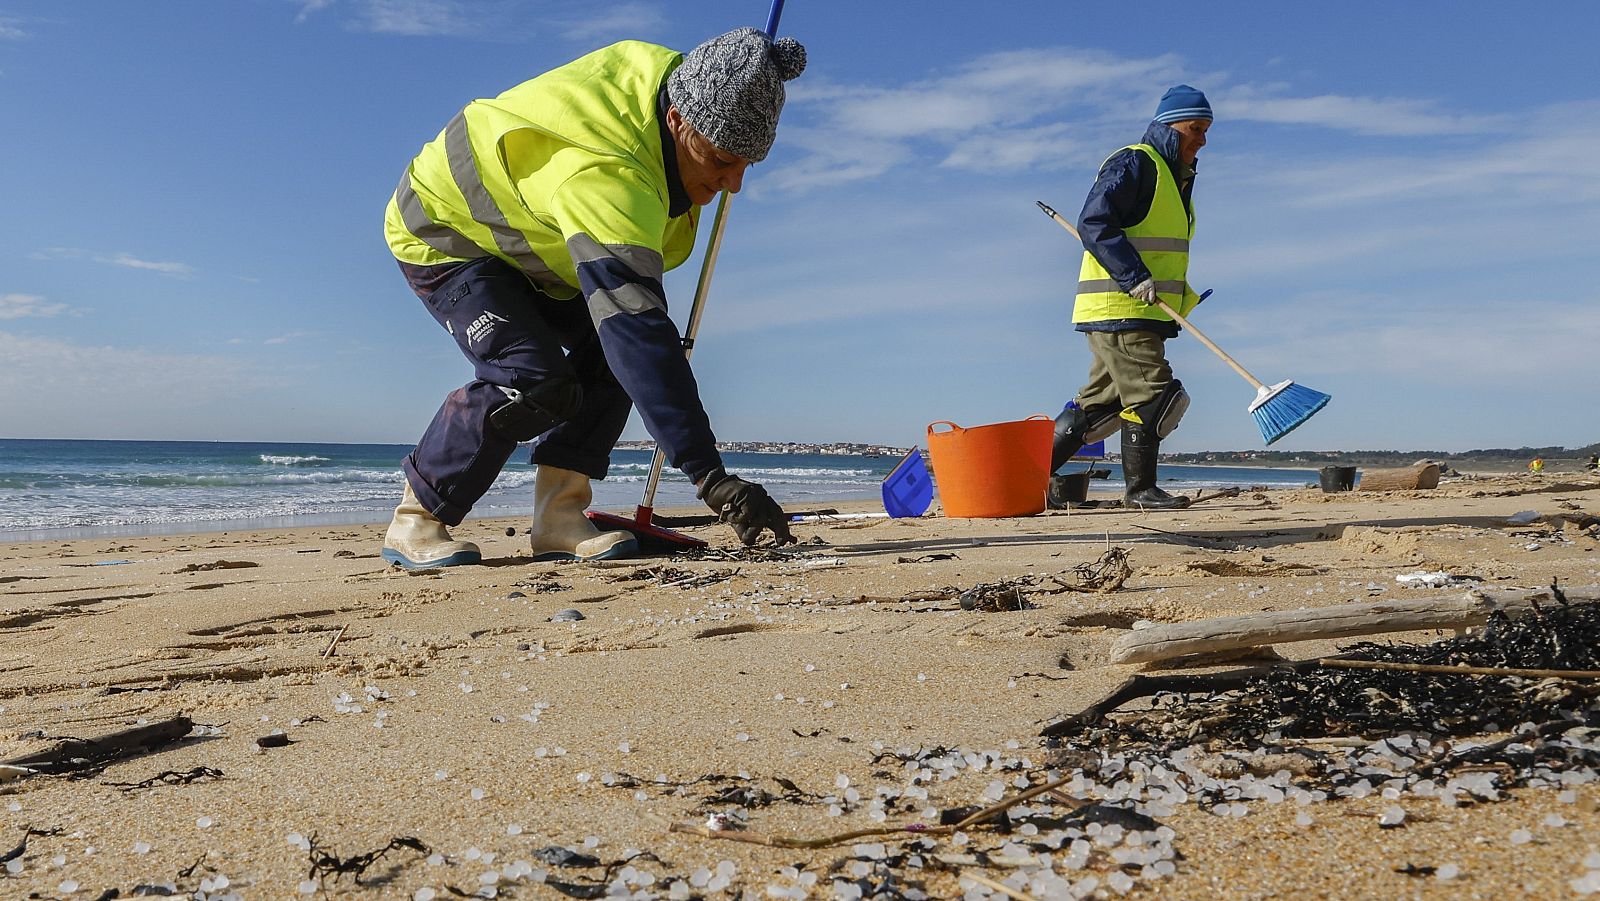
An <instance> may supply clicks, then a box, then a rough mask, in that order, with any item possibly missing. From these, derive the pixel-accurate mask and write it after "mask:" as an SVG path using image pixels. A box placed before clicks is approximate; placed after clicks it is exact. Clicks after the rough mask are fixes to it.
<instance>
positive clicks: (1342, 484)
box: [1321, 466, 1356, 494]
mask: <svg viewBox="0 0 1600 901" xmlns="http://www.w3.org/2000/svg"><path fill="white" fill-rule="evenodd" d="M1321 472H1322V490H1323V491H1326V492H1328V493H1330V494H1331V493H1333V492H1335V491H1349V490H1351V489H1353V488H1355V487H1356V468H1355V467H1354V466H1324V467H1322V470H1321Z"/></svg>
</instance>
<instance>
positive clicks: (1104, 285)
mask: <svg viewBox="0 0 1600 901" xmlns="http://www.w3.org/2000/svg"><path fill="white" fill-rule="evenodd" d="M1211 122H1212V113H1211V104H1210V103H1209V102H1208V101H1207V100H1206V96H1205V94H1203V93H1202V92H1200V91H1199V90H1196V89H1195V88H1192V87H1190V86H1189V85H1186V84H1180V85H1177V86H1175V87H1173V88H1171V89H1169V90H1168V91H1167V92H1166V93H1165V94H1164V95H1162V97H1161V101H1160V103H1159V104H1157V106H1156V112H1155V116H1154V118H1153V120H1152V121H1151V122H1150V125H1149V127H1148V128H1147V129H1146V130H1145V133H1144V137H1143V138H1142V139H1141V140H1140V141H1139V142H1138V143H1137V144H1130V145H1128V146H1127V147H1124V148H1122V149H1121V150H1118V151H1117V152H1116V153H1113V154H1112V155H1111V156H1110V157H1109V158H1108V159H1107V160H1106V161H1105V162H1104V163H1103V164H1102V165H1101V166H1100V173H1099V175H1098V176H1097V177H1096V179H1095V183H1094V187H1093V188H1091V189H1090V191H1089V197H1088V199H1087V200H1086V201H1085V202H1084V205H1083V212H1082V214H1081V215H1080V216H1079V219H1078V233H1079V235H1080V237H1081V238H1082V240H1083V262H1082V265H1081V267H1080V269H1079V273H1078V293H1077V300H1076V302H1075V303H1074V304H1073V308H1072V321H1073V323H1074V324H1075V327H1076V329H1077V330H1078V331H1080V332H1083V334H1084V337H1085V339H1086V340H1087V341H1088V344H1089V352H1090V354H1091V356H1092V358H1093V359H1092V362H1091V364H1090V366H1089V380H1088V382H1087V383H1085V384H1084V386H1083V388H1081V389H1080V390H1079V391H1078V394H1077V396H1076V397H1075V398H1073V400H1072V401H1071V402H1069V403H1068V404H1067V405H1066V407H1065V408H1064V409H1063V410H1062V411H1061V415H1060V416H1058V417H1057V418H1056V424H1055V440H1054V447H1053V451H1052V454H1051V465H1050V471H1051V472H1052V473H1053V472H1055V471H1056V470H1057V469H1059V468H1060V467H1061V465H1062V464H1063V463H1066V462H1067V461H1068V460H1069V459H1071V458H1072V456H1073V455H1074V454H1076V453H1077V452H1078V451H1079V450H1081V449H1082V448H1083V446H1084V445H1085V444H1089V443H1091V442H1095V441H1099V440H1100V439H1102V438H1105V437H1108V436H1109V435H1111V433H1112V432H1115V431H1116V430H1117V429H1118V428H1119V427H1120V428H1121V430H1122V473H1123V482H1124V485H1125V491H1124V499H1123V500H1124V503H1125V504H1127V505H1128V506H1130V507H1148V508H1154V509H1179V508H1183V507H1187V506H1188V505H1189V499H1188V498H1186V497H1182V496H1174V495H1171V494H1168V493H1167V492H1165V491H1162V490H1161V489H1160V488H1159V487H1157V485H1156V461H1157V459H1158V456H1159V454H1160V449H1161V441H1162V439H1164V438H1166V437H1167V436H1168V435H1170V434H1172V430H1173V429H1175V428H1177V425H1178V421H1179V420H1180V419H1182V418H1183V414H1184V412H1185V411H1186V410H1187V409H1188V408H1189V395H1188V394H1187V393H1186V392H1185V391H1184V389H1183V383H1182V382H1180V381H1179V380H1178V379H1176V378H1174V377H1173V374H1172V366H1171V364H1169V363H1168V362H1167V358H1166V342H1167V339H1169V338H1175V337H1177V335H1178V325H1177V323H1175V322H1173V321H1172V317H1170V316H1168V315H1167V314H1166V313H1164V312H1162V311H1161V309H1160V308H1159V307H1157V306H1155V302H1156V300H1157V299H1160V300H1162V301H1164V302H1165V303H1166V304H1167V305H1169V306H1171V307H1172V308H1173V309H1175V310H1177V311H1178V313H1179V314H1180V315H1188V313H1189V312H1190V311H1191V310H1193V309H1194V308H1195V306H1197V305H1198V304H1199V302H1200V298H1199V297H1198V296H1197V295H1196V294H1195V293H1194V291H1193V290H1191V289H1190V288H1189V282H1188V270H1189V240H1190V238H1191V237H1193V235H1194V206H1193V202H1192V199H1191V196H1192V192H1193V189H1194V176H1195V166H1196V159H1197V156H1198V154H1199V152H1200V148H1202V147H1204V146H1205V145H1206V132H1207V130H1208V129H1209V128H1210V127H1211Z"/></svg>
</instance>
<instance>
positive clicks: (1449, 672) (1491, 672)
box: [1317, 657, 1600, 679]
mask: <svg viewBox="0 0 1600 901" xmlns="http://www.w3.org/2000/svg"><path fill="white" fill-rule="evenodd" d="M1317 663H1319V664H1321V665H1322V666H1331V667H1333V668H1334V669H1381V670H1391V671H1393V672H1400V673H1426V674H1428V675H1434V676H1498V677H1504V676H1515V677H1517V678H1519V679H1600V670H1592V669H1524V668H1523V667H1518V666H1446V665H1444V664H1437V663H1399V662H1395V661H1392V660H1340V659H1338V658H1334V657H1324V658H1323V659H1321V660H1318V661H1317Z"/></svg>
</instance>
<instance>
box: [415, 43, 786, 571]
mask: <svg viewBox="0 0 1600 901" xmlns="http://www.w3.org/2000/svg"><path fill="white" fill-rule="evenodd" d="M805 63H806V57H805V48H804V47H802V46H801V45H800V43H799V42H798V41H795V40H794V39H793V38H783V39H780V40H777V41H774V40H772V39H771V38H770V37H768V36H767V35H766V34H765V33H763V32H761V31H758V30H757V29H754V28H742V29H738V30H735V31H730V32H728V33H727V34H723V35H719V36H718V37H715V38H712V39H711V40H709V41H706V42H705V43H703V44H701V45H700V46H698V47H696V48H695V49H694V50H692V51H690V52H689V53H688V54H687V55H684V54H681V53H679V52H677V51H674V50H670V49H668V48H666V47H660V46H656V45H654V44H648V43H643V42H640V41H623V42H621V43H617V44H613V45H611V46H609V47H605V48H602V49H600V50H597V51H595V52H593V53H590V54H588V55H587V56H584V57H581V58H580V59H578V60H576V61H574V62H571V63H568V64H566V65H564V66H561V67H559V68H556V69H553V70H551V71H549V72H546V73H544V74H542V75H540V76H538V77H536V78H534V79H532V80H530V81H526V82H523V83H522V84H520V85H517V86H516V87H513V88H511V89H510V90H508V91H506V92H505V93H503V94H500V95H499V96H497V97H494V98H490V99H481V100H474V101H472V102H471V103H469V104H467V106H466V107H465V108H464V109H463V110H461V112H459V113H458V114H457V115H456V116H455V118H453V119H451V120H450V122H449V124H447V125H446V126H445V128H444V130H443V131H442V132H440V134H439V135H438V137H436V138H435V139H434V140H433V141H431V142H430V143H428V144H427V145H425V146H424V147H423V148H422V151H421V152H420V153H419V154H418V155H417V156H416V158H415V159H413V160H412V162H411V163H410V165H409V166H407V167H406V170H405V172H404V173H403V174H402V176H401V179H400V185H399V187H398V188H396V190H395V192H394V196H393V197H392V198H391V199H390V201H389V205H388V209H387V211H386V214H385V217H384V234H385V237H386V239H387V241H388V244H389V249H390V250H391V251H392V252H393V254H394V256H395V258H396V260H397V261H398V262H399V265H400V270H401V272H402V273H403V274H404V276H405V279H406V281H407V283H408V284H409V285H410V287H411V289H412V290H413V291H414V292H415V293H416V295H417V296H418V297H420V298H421V299H422V301H423V304H424V306H425V307H426V308H427V310H428V312H429V313H430V314H432V316H433V318H434V319H435V320H436V321H437V322H438V324H439V325H440V326H442V327H443V328H444V329H445V331H447V332H448V333H449V334H450V335H452V336H453V337H454V339H455V341H456V344H457V346H458V347H459V348H460V350H461V352H462V354H464V355H465V356H466V358H467V360H468V361H469V362H470V363H471V364H472V367H473V376H474V377H473V379H472V380H471V381H470V382H468V383H467V384H466V385H464V386H462V387H460V388H458V389H456V390H455V391H453V392H451V393H450V395H449V396H448V397H446V398H445V401H444V404H443V406H441V407H440V408H439V411H438V413H437V414H436V415H435V416H434V418H433V422H432V423H431V424H430V425H429V426H428V428H427V430H426V431H425V432H424V433H423V435H422V439H421V440H420V441H419V442H418V443H417V446H416V449H415V450H413V451H412V452H411V453H410V454H409V455H408V456H407V457H406V458H405V460H404V461H403V462H402V464H401V468H402V469H403V471H404V474H405V487H404V496H403V498H402V500H401V502H400V505H399V506H398V507H396V509H395V512H394V518H393V520H392V521H391V522H390V525H389V528H388V531H387V532H386V533H385V535H384V544H383V557H384V558H385V559H387V560H389V561H391V562H393V563H396V564H399V565H401V566H404V567H412V568H415V567H433V566H454V565H460V564H468V563H477V562H479V561H480V559H481V553H480V551H479V549H478V547H477V546H476V545H474V544H472V543H471V542H467V541H456V540H454V539H453V538H451V536H450V533H449V527H451V526H455V525H458V524H459V523H460V522H461V521H462V519H463V518H464V517H465V516H466V515H467V512H468V511H469V510H471V509H472V507H473V505H474V504H475V503H477V501H478V500H479V499H480V498H481V497H482V496H483V495H484V493H485V492H487V491H488V490H489V487H490V485H492V484H493V483H494V480H495V478H496V476H498V475H499V473H500V470H501V468H502V467H504V466H505V464H506V462H507V460H509V459H510V457H511V454H512V453H513V452H514V451H515V450H516V447H517V445H518V443H520V442H526V441H533V442H534V446H533V451H532V458H531V459H532V462H533V463H534V464H536V465H537V474H536V475H535V482H534V505H533V506H534V513H533V524H532V529H531V538H530V543H531V550H532V551H533V555H534V559H536V560H558V559H568V560H571V559H580V560H594V559H610V558H616V557H623V556H628V555H630V554H632V553H634V552H636V551H637V542H636V540H635V539H634V538H633V536H632V534H631V533H629V532H625V531H615V532H604V533H602V532H601V531H600V530H599V529H597V528H595V526H594V524H593V523H592V522H590V521H589V519H588V518H587V517H586V516H584V509H585V508H586V507H587V506H588V505H589V502H590V500H591V499H592V497H593V494H592V489H591V486H590V480H591V479H603V478H605V476H606V472H607V470H608V468H609V467H610V454H611V451H612V449H613V447H614V446H615V445H616V442H617V439H618V438H619V437H620V436H621V434H622V429H623V427H624V425H626V423H627V419H628V412H629V409H630V407H631V406H632V405H633V404H637V405H638V407H639V412H640V415H641V417H642V418H643V419H644V424H645V427H646V428H647V429H648V430H649V432H650V434H651V435H652V436H653V437H654V438H655V439H656V441H657V442H659V443H660V445H661V447H662V448H663V449H664V451H665V453H666V458H667V460H668V462H669V463H670V464H671V465H672V466H674V467H676V468H678V469H680V470H682V471H683V472H684V473H685V474H686V475H688V477H689V478H690V480H691V481H692V482H693V483H694V484H695V486H696V495H697V496H698V497H699V498H700V499H702V500H703V501H705V503H706V504H707V505H708V506H709V507H711V509H712V510H713V511H714V512H716V513H717V514H718V515H719V517H720V518H721V519H722V520H723V521H724V522H727V523H729V524H730V525H731V526H732V527H733V529H734V531H735V532H736V534H737V535H738V537H739V539H740V540H741V541H742V542H743V543H744V544H746V545H751V544H754V543H755V542H756V541H757V540H759V538H760V537H761V535H762V534H763V533H764V532H768V531H770V532H771V533H772V535H773V536H774V538H775V539H776V540H777V541H778V542H779V543H780V544H782V543H786V542H790V541H793V540H794V539H793V537H792V536H791V535H790V534H789V529H788V525H787V517H786V516H785V515H784V512H783V509H782V507H780V506H779V505H778V503H777V502H776V501H774V500H773V499H772V498H771V497H770V496H769V495H768V494H767V492H766V491H765V489H763V488H762V486H760V485H758V484H755V483H753V482H748V481H745V480H744V479H740V478H738V477H737V476H733V475H729V474H728V473H727V471H726V469H725V468H724V467H723V463H722V458H721V456H720V454H719V453H718V451H717V446H716V438H715V436H714V435H713V433H712V430H711V423H710V419H709V417H708V416H707V415H706V412H705V408H704V407H703V406H702V404H701V401H700V393H699V387H698V385H697V383H696V382H695V378H694V373H693V371H692V370H691V369H690V367H689V362H688V360H687V359H686V358H685V356H684V348H683V343H682V338H681V337H680V336H679V333H678V330H677V327H676V326H674V325H673V323H672V320H671V319H669V318H668V316H667V300H666V293H665V291H664V290H663V288H662V283H661V280H662V275H663V273H664V272H665V271H667V270H669V269H672V268H674V267H676V266H678V265H680V264H682V263H683V262H684V261H685V260H687V259H688V257H689V255H690V254H691V253H692V251H693V249H694V241H695V230H696V226H697V225H698V223H699V212H700V210H699V208H700V207H702V206H704V205H705V204H707V203H710V202H711V200H712V198H714V197H715V196H716V195H717V193H718V192H721V191H728V192H730V193H737V192H738V191H739V189H740V186H741V185H742V182H743V178H744V174H745V171H746V169H747V168H748V167H749V166H750V165H751V164H752V163H757V162H760V161H761V160H763V159H765V158H766V157H767V153H768V151H769V150H770V149H771V147H772V143H773V140H774V138H775V137H776V133H777V125H778V117H779V114H780V112H781V111H782V109H783V101H784V87H783V85H784V82H786V81H789V80H790V79H793V78H795V77H797V76H798V75H800V73H801V72H802V71H803V70H804V69H805Z"/></svg>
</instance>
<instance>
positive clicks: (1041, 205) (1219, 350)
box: [1035, 200, 1266, 391]
mask: <svg viewBox="0 0 1600 901" xmlns="http://www.w3.org/2000/svg"><path fill="white" fill-rule="evenodd" d="M1035 202H1036V203H1038V204H1039V209H1041V210H1044V211H1045V214H1046V215H1048V216H1049V217H1050V218H1051V219H1054V220H1056V224H1058V225H1060V226H1061V227H1062V228H1064V229H1066V230H1067V231H1068V232H1070V233H1071V234H1072V236H1073V237H1074V238H1077V239H1078V242H1079V243H1082V242H1083V238H1082V236H1080V235H1079V234H1078V230H1077V229H1075V228H1073V227H1072V223H1071V222H1068V221H1067V220H1065V219H1063V218H1061V214H1060V213H1058V212H1056V211H1055V210H1054V209H1052V208H1050V207H1049V206H1046V205H1045V203H1044V201H1042V200H1041V201H1035ZM1156 306H1158V307H1160V308H1161V312H1163V313H1166V314H1167V315H1168V316H1171V317H1172V321H1173V322H1176V323H1177V324H1178V325H1179V327H1181V328H1186V329H1188V330H1189V333H1190V334H1192V335H1194V336H1195V337H1196V338H1198V339H1200V343H1201V344H1204V345H1205V346H1207V347H1209V348H1211V352H1212V353H1214V354H1216V355H1217V356H1219V357H1221V358H1222V362H1224V363H1227V364H1228V365H1229V366H1232V367H1233V371H1234V372H1237V373H1239V374H1240V375H1242V376H1244V380H1245V381H1247V382H1249V383H1250V384H1252V385H1254V386H1256V390H1257V391H1259V390H1261V389H1262V388H1264V387H1266V386H1265V385H1263V384H1261V380H1260V379H1258V378H1256V377H1255V376H1253V375H1251V374H1250V373H1249V372H1246V371H1245V368H1244V367H1243V366H1240V365H1239V362H1238V361H1237V360H1235V359H1234V358H1233V357H1230V356H1228V354H1227V352H1226V351H1224V350H1223V349H1222V348H1220V347H1218V346H1217V345H1216V344H1215V343H1214V342H1213V341H1212V340H1211V339H1210V338H1207V337H1206V336H1205V333H1204V332H1202V331H1200V330H1199V329H1197V328H1195V327H1194V326H1193V325H1191V324H1190V323H1189V320H1187V319H1185V318H1183V317H1182V316H1181V315H1179V314H1178V311H1177V310H1174V309H1173V308H1171V307H1169V306H1167V302H1166V301H1164V300H1161V299H1160V298H1157V299H1156Z"/></svg>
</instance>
